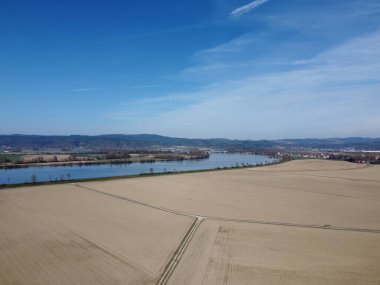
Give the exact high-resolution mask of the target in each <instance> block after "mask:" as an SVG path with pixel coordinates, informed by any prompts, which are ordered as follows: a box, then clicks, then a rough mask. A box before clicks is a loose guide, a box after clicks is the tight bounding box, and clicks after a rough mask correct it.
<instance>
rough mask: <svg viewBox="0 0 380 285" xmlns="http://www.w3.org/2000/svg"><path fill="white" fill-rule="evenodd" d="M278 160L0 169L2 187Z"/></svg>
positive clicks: (220, 156) (237, 157) (221, 158)
mask: <svg viewBox="0 0 380 285" xmlns="http://www.w3.org/2000/svg"><path fill="white" fill-rule="evenodd" d="M274 160H275V159H274V158H270V157H267V156H263V155H251V154H231V153H214V154H210V157H209V158H206V159H200V160H183V161H160V162H153V163H130V164H97V165H82V166H79V165H74V166H34V167H28V168H13V169H0V184H16V183H25V182H31V177H32V175H36V178H37V181H39V182H43V181H54V180H61V179H62V178H63V179H65V180H66V179H82V178H97V177H110V176H126V175H136V174H142V173H150V172H151V169H153V172H154V173H161V172H166V171H186V170H201V169H214V168H217V167H231V166H236V164H238V165H241V164H242V163H244V164H247V163H248V164H253V165H256V164H259V163H270V162H273V161H274Z"/></svg>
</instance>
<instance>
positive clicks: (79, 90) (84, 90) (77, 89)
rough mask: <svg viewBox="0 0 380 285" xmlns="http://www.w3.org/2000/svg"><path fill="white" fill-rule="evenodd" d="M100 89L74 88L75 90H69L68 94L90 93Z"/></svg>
mask: <svg viewBox="0 0 380 285" xmlns="http://www.w3.org/2000/svg"><path fill="white" fill-rule="evenodd" d="M98 89H101V88H76V89H71V90H69V91H70V92H86V91H91V90H98Z"/></svg>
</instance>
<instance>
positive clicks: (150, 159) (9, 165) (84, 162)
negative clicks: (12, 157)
mask: <svg viewBox="0 0 380 285" xmlns="http://www.w3.org/2000/svg"><path fill="white" fill-rule="evenodd" d="M208 157H209V155H208V154H205V155H197V156H176V157H173V158H159V157H154V156H146V157H133V158H122V159H102V160H73V161H56V162H37V163H17V164H15V163H5V164H0V169H14V168H27V167H35V166H53V167H54V166H74V165H78V166H82V165H97V164H129V163H153V162H157V161H182V160H198V159H206V158H208Z"/></svg>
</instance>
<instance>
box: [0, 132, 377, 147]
mask: <svg viewBox="0 0 380 285" xmlns="http://www.w3.org/2000/svg"><path fill="white" fill-rule="evenodd" d="M3 145H5V146H13V147H16V148H22V149H31V148H76V147H88V148H101V147H103V148H120V147H150V146H154V145H158V146H164V147H170V146H178V145H186V146H194V147H214V148H225V149H232V148H239V149H257V150H264V149H284V148H286V149H289V148H302V147H303V148H323V149H342V148H355V149H366V150H380V138H361V137H352V138H328V139H283V140H231V139H223V138H214V139H187V138H173V137H166V136H160V135H151V134H140V135H119V134H115V135H98V136H85V135H71V136H40V135H0V146H3Z"/></svg>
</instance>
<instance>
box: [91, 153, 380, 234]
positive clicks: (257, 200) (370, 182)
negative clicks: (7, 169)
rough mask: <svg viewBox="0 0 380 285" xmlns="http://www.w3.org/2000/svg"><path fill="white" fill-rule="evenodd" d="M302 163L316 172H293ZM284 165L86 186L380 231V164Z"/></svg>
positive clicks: (252, 216)
mask: <svg viewBox="0 0 380 285" xmlns="http://www.w3.org/2000/svg"><path fill="white" fill-rule="evenodd" d="M302 163H305V165H306V167H307V168H309V169H314V170H310V171H303V172H302V171H294V169H295V168H297V169H298V168H300V169H302V167H301V164H302ZM313 163H315V165H314V166H313ZM294 164H295V165H296V166H294ZM340 165H341V166H340ZM279 166H280V165H279ZM279 166H277V165H275V166H268V167H259V168H251V169H239V170H228V171H216V172H206V173H192V174H184V175H172V176H158V177H147V178H144V179H120V180H112V181H105V182H89V183H85V184H86V185H88V186H89V187H92V188H95V189H99V190H103V191H106V192H107V193H113V194H116V195H119V196H124V197H129V198H132V199H135V200H138V201H143V202H146V203H150V204H154V205H157V206H160V207H164V208H168V209H174V210H176V211H182V212H187V213H192V214H196V215H200V216H212V217H223V218H229V219H247V220H259V221H260V220H263V221H272V222H288V223H296V224H310V225H331V226H339V227H352V228H365V229H366V228H368V229H377V230H380V181H379V180H378V179H379V177H380V166H370V167H363V165H360V164H353V163H346V162H336V161H320V160H305V161H292V162H290V163H286V164H284V165H281V167H282V168H283V169H284V171H278V167H279ZM284 167H288V168H289V169H291V170H293V171H289V172H287V171H285V169H286V168H284ZM339 167H341V169H342V170H337V169H340V168H339ZM356 167H359V168H357V169H354V168H356ZM325 168H326V169H333V170H331V171H322V170H324V169H325ZM271 169H275V170H276V171H270V170H271ZM356 173H358V178H355V177H356Z"/></svg>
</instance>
